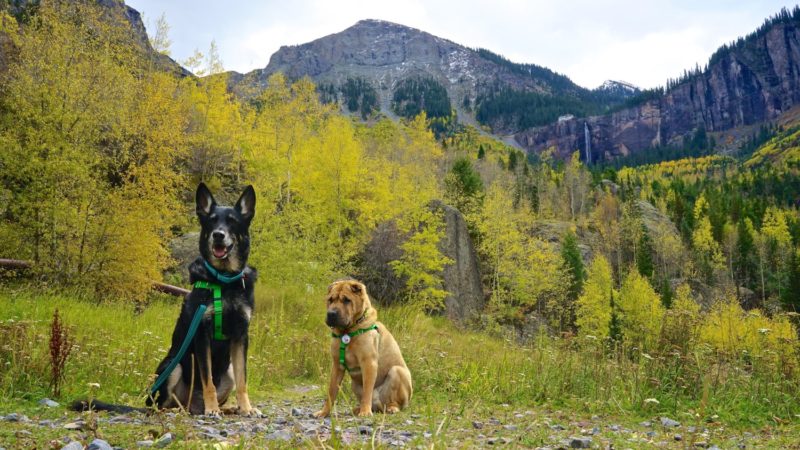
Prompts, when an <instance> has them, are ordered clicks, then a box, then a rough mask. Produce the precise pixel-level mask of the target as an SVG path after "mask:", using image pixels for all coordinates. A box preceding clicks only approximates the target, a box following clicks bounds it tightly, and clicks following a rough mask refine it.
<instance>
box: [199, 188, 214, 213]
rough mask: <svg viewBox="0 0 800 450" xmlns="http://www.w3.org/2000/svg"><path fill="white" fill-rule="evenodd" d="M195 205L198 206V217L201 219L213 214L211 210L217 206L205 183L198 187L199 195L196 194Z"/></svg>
mask: <svg viewBox="0 0 800 450" xmlns="http://www.w3.org/2000/svg"><path fill="white" fill-rule="evenodd" d="M195 203H196V206H197V215H198V216H199V217H206V216H208V215H209V214H211V210H212V209H214V207H215V206H217V201H216V200H214V196H213V195H211V191H209V190H208V187H206V185H205V183H200V184H199V185H198V186H197V193H196V194H195Z"/></svg>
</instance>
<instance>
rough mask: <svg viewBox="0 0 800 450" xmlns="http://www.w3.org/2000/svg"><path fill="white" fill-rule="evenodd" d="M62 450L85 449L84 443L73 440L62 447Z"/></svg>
mask: <svg viewBox="0 0 800 450" xmlns="http://www.w3.org/2000/svg"><path fill="white" fill-rule="evenodd" d="M61 450H83V444H81V443H80V442H78V441H71V442H70V443H69V444H67V445H65V446H63V447H61Z"/></svg>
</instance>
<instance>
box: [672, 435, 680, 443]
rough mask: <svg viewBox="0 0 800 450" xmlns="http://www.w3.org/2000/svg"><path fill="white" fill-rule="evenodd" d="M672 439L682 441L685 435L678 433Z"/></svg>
mask: <svg viewBox="0 0 800 450" xmlns="http://www.w3.org/2000/svg"><path fill="white" fill-rule="evenodd" d="M672 439H675V440H676V441H678V442H680V441H682V440H683V436H682V435H680V434H676V435H675V436H673V437H672Z"/></svg>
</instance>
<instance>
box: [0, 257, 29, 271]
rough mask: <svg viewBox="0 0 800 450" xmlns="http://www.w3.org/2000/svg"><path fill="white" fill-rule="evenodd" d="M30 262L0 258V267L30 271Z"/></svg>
mask: <svg viewBox="0 0 800 450" xmlns="http://www.w3.org/2000/svg"><path fill="white" fill-rule="evenodd" d="M32 265H33V264H31V262H30V261H23V260H21V259H3V258H0V267H2V268H3V269H30V268H31V266H32Z"/></svg>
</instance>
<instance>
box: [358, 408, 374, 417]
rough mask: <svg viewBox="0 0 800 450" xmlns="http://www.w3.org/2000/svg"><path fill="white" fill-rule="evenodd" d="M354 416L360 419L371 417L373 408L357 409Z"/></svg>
mask: <svg viewBox="0 0 800 450" xmlns="http://www.w3.org/2000/svg"><path fill="white" fill-rule="evenodd" d="M353 415H355V416H358V417H370V416H372V408H355V409H354V410H353Z"/></svg>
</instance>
